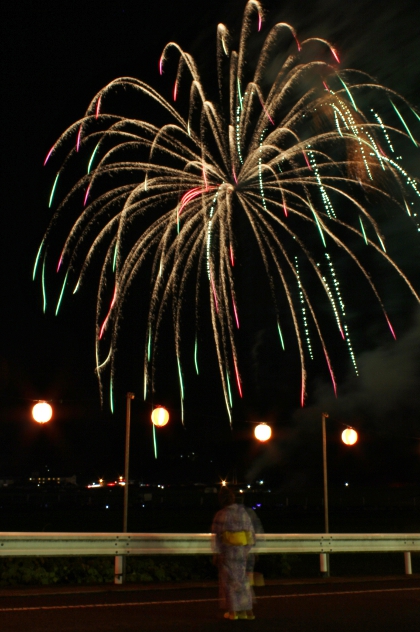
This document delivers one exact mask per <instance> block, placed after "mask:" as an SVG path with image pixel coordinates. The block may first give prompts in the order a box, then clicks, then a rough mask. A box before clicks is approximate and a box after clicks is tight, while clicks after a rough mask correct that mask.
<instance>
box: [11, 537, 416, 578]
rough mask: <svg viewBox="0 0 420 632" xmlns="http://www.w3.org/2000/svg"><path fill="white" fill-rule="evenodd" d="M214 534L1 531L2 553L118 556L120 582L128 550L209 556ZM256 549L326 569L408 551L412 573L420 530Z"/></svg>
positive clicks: (293, 540)
mask: <svg viewBox="0 0 420 632" xmlns="http://www.w3.org/2000/svg"><path fill="white" fill-rule="evenodd" d="M212 538H213V536H212V535H211V534H210V533H191V534H189V533H24V532H16V533H1V532H0V557H15V556H43V557H45V556H62V557H65V556H72V555H78V556H89V555H112V556H115V583H122V581H123V575H124V558H125V557H126V556H129V555H131V556H132V555H197V554H202V555H209V554H211V553H212V551H213V546H212ZM253 550H254V551H255V552H256V553H262V554H264V553H301V554H302V553H303V554H305V553H317V554H319V556H320V567H321V571H328V555H329V554H334V553H391V552H401V553H404V564H405V573H406V574H407V575H411V574H412V564H411V553H420V534H418V533H406V534H402V533H357V534H354V533H329V534H324V533H322V534H295V533H293V534H290V533H288V534H283V533H282V534H272V533H265V534H259V535H258V539H257V542H256V544H255V547H254V549H253Z"/></svg>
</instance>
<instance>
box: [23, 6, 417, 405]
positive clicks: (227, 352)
mask: <svg viewBox="0 0 420 632" xmlns="http://www.w3.org/2000/svg"><path fill="white" fill-rule="evenodd" d="M263 17H264V16H263V10H262V7H261V5H260V3H259V2H256V1H255V0H251V1H249V2H248V3H247V5H246V7H245V12H244V16H243V22H242V30H241V33H240V38H239V46H238V50H237V51H235V50H233V49H232V39H231V37H230V34H229V31H228V29H227V28H226V27H225V26H224V25H219V26H218V29H217V76H218V87H219V98H218V100H216V101H211V100H210V99H209V98H208V97H207V96H206V93H205V88H204V85H203V82H202V81H201V78H200V75H199V71H198V69H197V66H196V64H195V61H194V59H193V58H192V57H191V55H189V54H188V53H186V52H185V51H183V50H182V49H181V48H180V47H179V46H178V45H177V44H176V43H173V42H170V43H169V44H168V45H167V46H166V47H165V49H164V51H163V54H162V56H161V59H160V62H159V70H160V73H161V74H162V73H163V72H164V70H165V66H166V65H167V64H168V63H173V59H174V58H175V60H176V61H177V64H178V65H177V71H176V73H175V75H174V76H175V83H174V88H173V100H174V101H177V108H175V107H174V106H173V105H171V104H170V103H169V102H168V101H166V100H165V99H164V98H163V97H162V96H161V95H160V94H159V93H158V92H157V91H155V90H154V89H153V88H152V87H150V86H149V85H147V84H145V83H143V82H142V81H140V80H137V79H133V78H130V77H122V78H119V79H116V80H114V81H112V82H111V83H110V84H108V85H107V86H105V87H104V88H103V89H102V90H101V91H100V92H99V93H98V94H97V95H96V96H95V97H94V99H93V100H92V102H91V103H90V105H89V107H88V109H87V111H86V114H85V116H84V117H83V118H82V119H80V120H79V121H77V122H76V123H74V124H73V125H72V126H71V127H70V128H69V129H67V131H66V132H65V133H64V134H63V135H62V136H61V137H60V138H59V140H58V141H57V142H56V143H55V145H54V146H53V147H52V148H51V150H50V151H49V152H48V155H47V158H46V160H45V163H48V165H50V164H51V163H52V164H53V163H54V161H55V160H57V158H58V157H59V156H60V155H63V156H64V157H65V158H64V161H63V163H62V166H61V168H60V169H59V171H58V172H57V173H56V174H55V175H54V180H53V182H54V184H53V187H52V190H51V195H50V199H49V205H50V207H55V209H56V210H55V214H54V216H53V219H52V221H51V224H50V226H49V228H48V230H47V233H46V235H45V236H44V239H43V241H42V244H41V247H40V249H39V251H38V254H37V258H36V264H35V269H34V277H35V276H36V274H37V269H40V270H41V279H42V288H43V294H44V310H45V309H46V291H45V283H46V282H45V278H44V277H45V274H46V272H45V268H46V266H47V264H48V259H49V257H50V255H49V254H48V247H49V244H51V243H52V241H53V240H54V239H55V231H56V227H57V226H60V225H61V223H63V222H64V223H65V222H68V221H69V219H68V209H69V208H70V209H72V208H74V207H75V206H77V208H78V211H77V217H76V220H75V221H74V222H73V223H72V225H71V226H70V228H69V231H68V233H67V238H66V239H65V242H64V245H63V247H62V250H61V254H60V257H59V261H58V266H57V264H56V263H54V268H56V269H57V272H58V273H59V274H63V275H64V280H63V283H62V287H61V290H60V293H59V299H58V303H57V305H56V312H58V309H59V307H60V305H61V303H62V301H63V299H64V295H65V293H66V290H67V289H68V288H69V287H70V285H71V282H73V280H74V282H75V283H74V286H73V287H74V292H76V291H77V290H78V289H79V288H80V287H81V285H82V282H83V280H84V278H85V274H86V271H87V269H88V268H89V266H90V264H91V263H92V260H93V258H94V257H95V255H97V254H98V252H99V253H102V255H101V256H103V253H104V252H105V255H104V256H103V264H102V271H101V274H100V279H99V290H98V298H97V314H96V370H97V374H98V376H99V381H100V385H101V393H102V388H103V382H104V380H105V376H106V375H110V379H109V381H110V384H111V394H110V399H111V402H112V384H113V383H114V370H115V351H116V347H117V339H118V331H119V329H120V326H121V320H122V317H123V314H124V302H125V299H126V297H127V294H128V291H129V289H130V286H131V284H132V282H133V280H134V278H135V277H136V275H138V274H140V273H141V272H143V273H144V271H145V270H146V269H147V271H148V273H150V269H151V277H150V283H151V289H150V301H149V304H148V306H147V313H148V317H147V327H146V340H145V350H144V397H145V398H147V397H148V395H149V393H150V392H152V391H153V388H154V381H155V379H156V377H155V370H154V357H155V349H156V345H157V343H158V334H159V330H160V327H161V325H162V322H163V319H164V313H165V310H166V309H167V308H170V309H171V310H172V315H173V327H174V334H175V336H174V337H175V352H176V362H177V367H178V377H179V385H180V396H181V405H182V410H183V408H184V405H183V400H184V381H183V368H182V366H183V363H184V362H185V361H186V360H185V356H186V352H185V350H184V348H181V346H182V345H181V340H182V331H183V327H182V314H183V310H184V309H185V303H186V301H185V298H186V295H187V286H188V284H189V283H190V282H191V279H193V282H194V283H195V286H196V307H195V319H196V327H198V321H199V316H200V310H201V309H202V306H201V307H200V309H199V307H198V306H199V304H200V301H201V299H202V294H203V292H204V291H205V290H206V291H207V294H208V303H207V305H208V309H209V311H210V315H211V324H212V330H213V338H214V343H215V348H216V353H217V358H218V363H219V369H220V377H221V381H222V385H223V391H224V396H225V401H226V407H227V410H228V413H229V417H230V415H231V412H230V411H231V407H232V401H233V398H232V387H233V385H234V384H236V390H237V393H238V395H239V396H241V397H242V380H241V374H240V364H241V363H240V358H239V357H238V351H237V343H236V342H235V336H236V330H237V329H238V328H239V327H240V322H241V305H240V303H239V302H238V298H237V295H236V291H235V277H236V275H237V274H238V272H237V267H238V266H237V263H240V261H237V257H238V255H239V254H240V252H241V247H245V248H246V245H245V246H244V245H243V244H240V243H238V237H237V226H238V223H239V222H245V223H246V224H247V226H248V230H249V231H250V233H251V234H252V235H253V239H254V242H255V245H256V246H257V248H258V252H259V254H260V256H261V260H262V263H263V266H264V267H265V270H266V273H267V282H268V286H269V289H270V291H271V294H272V299H273V305H274V309H275V316H273V323H272V325H273V328H274V329H275V330H278V333H279V337H280V340H279V353H280V352H281V350H282V349H284V348H285V347H287V345H288V341H287V339H286V338H285V335H284V332H285V331H287V330H289V331H290V327H292V328H293V329H292V331H293V332H294V337H295V339H296V342H297V348H298V350H299V356H300V367H301V369H300V372H301V385H300V393H301V395H300V400H301V403H302V405H303V403H304V400H305V395H306V361H307V358H309V359H310V358H312V357H313V354H314V353H315V347H314V342H313V341H312V339H311V338H312V337H314V339H316V340H318V342H317V345H318V347H319V348H322V353H323V355H324V356H325V360H326V363H327V366H328V370H329V372H330V374H331V379H332V383H333V387H334V390H335V389H336V380H335V377H334V373H333V368H332V362H331V359H330V355H329V352H328V349H327V345H326V342H325V333H323V329H324V328H325V327H324V324H323V322H322V319H321V320H320V318H319V316H318V312H319V311H320V309H319V308H320V300H321V301H322V311H323V313H324V312H325V309H324V307H325V304H327V305H328V306H329V307H330V309H331V313H332V317H333V320H334V321H335V323H336V326H337V336H338V337H339V338H341V339H342V340H344V341H345V343H346V345H347V348H348V351H349V354H350V357H351V360H352V362H353V365H354V368H355V370H356V372H357V363H356V356H355V353H354V351H353V346H352V342H351V340H350V334H349V327H348V322H347V317H346V307H345V302H344V298H343V292H342V289H341V288H340V283H339V280H338V276H337V271H336V265H335V261H336V259H337V257H338V256H340V260H341V259H343V257H344V258H347V259H348V261H349V264H350V263H351V264H352V265H353V267H354V266H356V268H357V269H358V270H359V272H360V273H361V274H362V275H363V276H364V277H365V279H366V281H367V283H368V284H369V285H370V288H371V291H372V297H373V298H374V299H375V300H376V301H377V302H378V306H379V308H380V309H381V310H382V312H383V315H384V323H386V324H387V325H388V326H389V328H390V331H391V333H392V334H393V335H394V332H393V329H392V326H391V323H390V320H389V317H388V315H387V313H386V311H385V307H384V305H383V302H382V300H381V297H380V295H379V292H378V291H377V289H376V287H375V284H374V282H373V281H372V279H371V277H370V274H369V272H368V270H367V269H365V266H364V264H363V263H362V262H361V261H360V259H359V257H358V255H357V253H356V251H355V247H354V244H355V243H356V242H357V243H361V244H364V245H365V246H364V247H368V248H370V249H371V251H372V253H374V255H375V256H376V257H382V259H384V260H385V261H386V262H387V263H388V264H389V265H390V266H391V268H393V270H394V272H396V273H397V274H399V275H400V277H401V278H402V279H403V281H404V282H405V283H406V284H407V286H408V287H409V288H410V290H411V292H412V293H413V295H414V297H415V299H416V300H417V301H419V296H418V294H417V293H416V291H415V289H414V288H413V287H412V285H411V284H410V282H409V280H408V279H407V277H406V276H405V275H404V273H403V272H402V271H401V270H400V269H399V268H398V267H397V265H396V263H395V262H394V261H393V260H392V259H391V257H390V256H389V255H388V254H387V252H386V250H385V237H384V235H383V234H382V232H381V227H380V225H379V219H378V216H379V215H380V214H379V213H378V212H377V209H378V207H381V206H384V205H386V206H387V208H388V207H389V208H392V209H393V210H394V211H395V212H400V210H401V209H402V210H403V212H404V213H407V212H408V214H409V215H410V216H412V219H413V220H414V223H415V217H416V215H415V213H414V212H412V211H413V208H414V202H413V201H412V200H416V198H417V197H419V196H420V189H419V185H418V182H417V180H416V179H414V178H412V177H411V176H409V175H408V173H407V172H406V171H405V169H404V168H403V167H402V165H401V162H400V157H397V156H396V154H395V151H396V150H395V149H394V143H395V142H397V143H398V142H403V141H404V142H405V141H406V140H407V141H409V142H410V143H412V144H413V143H414V144H415V145H416V146H417V142H416V140H415V137H414V131H413V128H414V127H415V125H418V119H419V117H418V115H417V114H416V112H415V111H414V110H413V109H412V108H411V107H410V106H409V105H408V104H407V103H406V102H405V101H404V99H403V98H402V97H400V96H399V95H397V94H395V93H394V92H392V91H391V90H388V89H387V88H384V87H383V86H380V85H378V84H377V83H376V82H375V81H374V80H373V79H372V78H371V77H369V76H367V75H366V74H364V73H362V72H358V71H354V70H341V69H340V67H339V57H338V53H337V51H336V50H335V48H333V47H332V46H331V45H330V44H329V43H328V42H326V41H324V40H322V39H319V38H311V39H308V40H306V41H302V42H299V40H298V37H297V34H296V32H295V30H294V29H293V28H292V26H290V25H288V24H285V23H278V24H275V25H274V26H273V27H272V28H271V30H269V32H268V34H267V35H266V37H265V39H264V40H263V43H262V44H261V48H260V53H259V56H257V57H256V56H255V53H253V55H252V58H251V56H250V54H249V52H248V51H249V48H250V47H249V46H248V42H249V40H250V38H251V37H253V36H255V37H257V38H259V39H261V41H262V34H258V32H259V31H260V29H261V28H262V21H263ZM252 50H255V47H253V48H252ZM119 91H125V92H127V91H131V92H132V93H133V94H134V95H139V97H141V98H142V99H143V98H145V99H147V100H149V102H150V103H152V104H153V108H154V110H160V112H161V114H160V115H159V116H160V120H164V123H161V122H160V123H159V124H154V123H152V122H148V121H146V120H139V119H136V118H130V117H125V116H123V115H117V114H114V113H107V102H108V101H109V100H111V99H112V100H113V103H114V104H115V95H116V94H118V93H119ZM180 102H182V103H180ZM375 103H377V104H378V105H377V106H376V107H375V106H374V104H375ZM185 105H186V107H185V108H184V109H185V110H186V114H185V115H184V114H181V113H180V111H181V110H182V109H183V107H184V106H185ZM113 110H115V107H114V108H113V109H111V110H110V112H113ZM148 111H151V108H150V106H149V108H148ZM384 112H385V114H386V115H387V116H389V119H390V120H389V122H387V123H385V122H384V116H385V114H384ZM75 159H76V160H77V161H79V162H80V160H82V159H83V160H84V161H85V163H84V164H86V167H87V168H86V167H85V169H86V171H85V174H84V175H83V176H82V177H80V178H79V179H78V181H77V182H76V184H75V185H74V186H73V188H70V190H69V192H68V193H67V194H65V195H64V196H63V195H62V187H63V186H64V185H62V184H61V182H62V180H63V179H64V176H65V175H66V174H67V173H68V172H69V171H70V167H71V165H73V164H74V160H75ZM60 185H61V186H60ZM59 195H61V196H62V197H61V198H60V201H59V203H58V204H57V199H58V196H59ZM372 200H374V204H372ZM368 202H369V203H368ZM136 222H139V224H137V223H136ZM138 225H140V226H141V229H137V226H138ZM414 228H415V229H417V230H419V228H418V226H417V227H416V226H415V227H414ZM136 231H138V232H136ZM150 261H152V262H153V263H152V265H151V266H150ZM146 262H147V264H146ZM308 274H309V277H310V279H311V280H310V282H307V281H306V280H305V279H306V276H307V275H308ZM315 285H316V286H317V288H318V289H317V291H316V296H315V297H314V298H313V288H314V286H315ZM251 291H252V288H251ZM201 302H202V301H201ZM323 318H324V316H323ZM288 323H289V324H288ZM311 332H312V333H311ZM197 340H198V338H197V333H196V335H195V345H194V349H192V350H191V352H190V355H191V358H190V359H191V363H193V364H194V366H195V369H196V372H197V373H199V358H200V353H199V349H198V346H197ZM293 344H295V343H293Z"/></svg>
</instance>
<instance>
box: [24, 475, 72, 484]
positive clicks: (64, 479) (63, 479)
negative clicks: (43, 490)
mask: <svg viewBox="0 0 420 632" xmlns="http://www.w3.org/2000/svg"><path fill="white" fill-rule="evenodd" d="M29 482H30V483H32V484H35V485H77V477H76V474H73V476H30V477H29Z"/></svg>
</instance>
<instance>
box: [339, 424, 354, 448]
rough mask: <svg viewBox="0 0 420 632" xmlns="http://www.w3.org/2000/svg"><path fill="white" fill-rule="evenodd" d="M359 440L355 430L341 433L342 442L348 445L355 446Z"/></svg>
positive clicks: (346, 430) (350, 429)
mask: <svg viewBox="0 0 420 632" xmlns="http://www.w3.org/2000/svg"><path fill="white" fill-rule="evenodd" d="M357 439H358V435H357V432H356V431H355V430H354V429H353V428H346V429H345V430H343V432H342V433H341V440H342V442H343V443H345V444H346V445H354V444H355V443H356V441H357Z"/></svg>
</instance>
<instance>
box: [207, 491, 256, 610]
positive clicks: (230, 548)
mask: <svg viewBox="0 0 420 632" xmlns="http://www.w3.org/2000/svg"><path fill="white" fill-rule="evenodd" d="M219 502H220V505H221V507H222V509H221V510H220V511H218V512H217V514H216V515H215V517H214V520H213V525H212V533H213V534H214V536H215V537H214V562H215V564H216V565H217V567H218V569H219V594H220V605H221V607H222V608H225V609H226V610H227V612H225V614H224V617H225V618H226V619H231V620H235V619H255V616H254V613H253V611H252V602H253V599H254V595H253V591H252V588H251V586H250V584H249V579H248V576H247V572H246V571H247V560H248V555H249V553H250V551H251V548H252V545H253V544H254V541H255V533H254V527H253V524H252V520H251V518H250V516H249V514H248V513H247V511H246V509H245V507H244V506H243V505H242V504H238V503H236V502H235V495H234V493H233V492H232V490H230V489H228V488H226V487H222V488H221V490H220V493H219Z"/></svg>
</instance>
